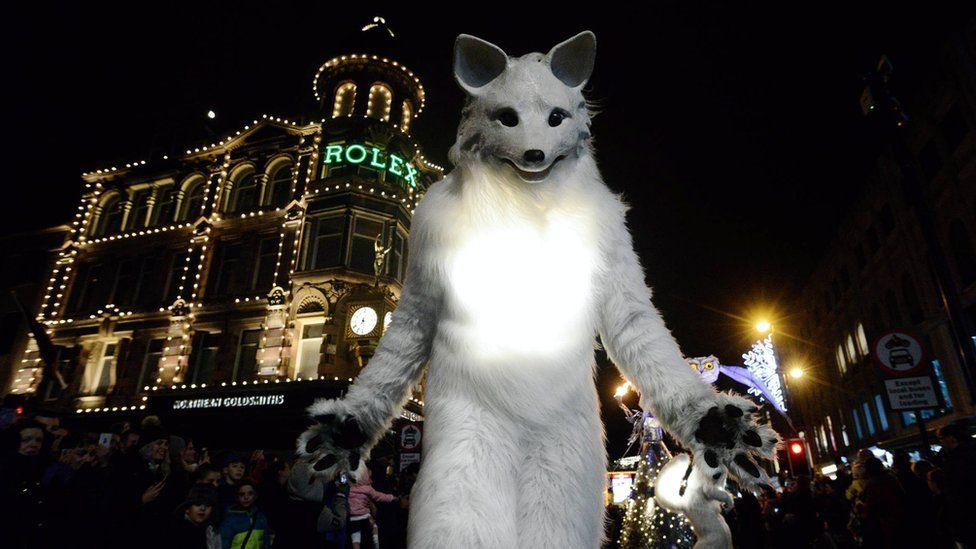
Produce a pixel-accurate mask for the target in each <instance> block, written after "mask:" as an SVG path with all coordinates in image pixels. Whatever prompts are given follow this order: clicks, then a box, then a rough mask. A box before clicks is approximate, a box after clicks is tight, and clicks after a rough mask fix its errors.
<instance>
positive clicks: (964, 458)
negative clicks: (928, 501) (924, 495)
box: [939, 423, 976, 547]
mask: <svg viewBox="0 0 976 549" xmlns="http://www.w3.org/2000/svg"><path fill="white" fill-rule="evenodd" d="M939 441H940V442H941V444H942V451H941V452H940V456H939V457H940V458H941V460H942V470H943V472H944V476H945V483H944V490H943V494H944V497H945V511H946V514H945V518H946V526H947V527H948V529H949V534H950V536H951V537H952V540H953V541H954V542H956V543H957V544H960V545H961V546H962V547H976V497H974V494H976V445H974V444H973V439H972V437H971V436H970V435H969V433H968V432H967V429H966V427H965V426H964V425H963V424H961V423H950V424H949V425H946V426H944V427H942V428H941V429H939Z"/></svg>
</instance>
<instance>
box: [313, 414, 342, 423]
mask: <svg viewBox="0 0 976 549" xmlns="http://www.w3.org/2000/svg"><path fill="white" fill-rule="evenodd" d="M335 418H336V416H335V414H322V415H320V416H315V417H313V418H312V419H314V420H315V421H317V422H319V423H323V424H326V425H328V424H330V423H332V422H334V421H335Z"/></svg>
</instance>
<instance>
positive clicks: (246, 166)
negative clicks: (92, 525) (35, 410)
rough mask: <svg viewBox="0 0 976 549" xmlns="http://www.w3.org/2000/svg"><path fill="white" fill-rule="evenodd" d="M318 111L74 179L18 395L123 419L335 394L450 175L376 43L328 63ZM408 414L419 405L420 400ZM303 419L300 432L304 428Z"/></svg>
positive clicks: (360, 357)
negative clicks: (48, 379)
mask: <svg viewBox="0 0 976 549" xmlns="http://www.w3.org/2000/svg"><path fill="white" fill-rule="evenodd" d="M312 86H313V90H314V93H315V98H316V100H317V102H318V106H319V112H317V113H314V116H307V115H306V116H301V117H299V118H298V119H284V118H279V117H276V116H270V115H265V116H262V117H261V118H260V119H256V120H254V121H253V122H251V123H249V124H247V125H245V126H243V127H242V128H240V130H239V131H237V132H236V133H234V134H233V135H228V136H226V137H225V138H224V139H221V140H220V141H217V142H214V143H210V144H207V145H205V146H200V147H194V148H192V149H187V150H185V151H182V153H181V154H178V155H174V154H170V155H168V156H162V157H161V158H158V159H152V160H137V161H133V162H130V163H127V164H125V165H120V166H116V167H111V168H107V169H101V170H97V171H94V172H89V173H85V174H83V176H82V178H83V180H84V190H83V194H82V198H81V201H80V203H79V205H78V209H77V213H76V215H75V219H74V220H73V222H72V226H71V230H70V233H69V235H68V237H67V242H66V244H65V245H64V246H63V247H62V248H61V249H60V251H59V252H58V253H57V257H56V261H55V262H54V266H53V269H52V270H51V272H50V275H49V276H48V278H47V280H46V282H47V284H46V291H45V292H44V295H43V298H42V299H41V302H40V306H39V310H38V311H37V318H38V319H39V320H40V321H41V322H43V323H44V324H46V325H47V327H48V329H49V334H50V336H51V338H52V340H53V342H54V343H55V344H56V345H60V346H62V347H63V349H62V351H61V355H60V370H61V372H62V374H63V376H64V377H65V378H66V379H67V380H68V383H69V386H68V388H67V389H66V390H63V391H61V390H60V389H59V388H58V387H57V386H55V385H54V384H41V383H40V382H41V379H40V372H41V371H42V369H41V368H40V367H39V357H38V353H37V349H36V345H33V344H31V345H30V346H29V347H28V349H27V352H26V354H25V356H24V357H23V361H22V363H21V367H20V369H19V371H18V372H16V374H15V375H14V376H12V377H13V379H14V381H13V385H12V387H11V388H10V390H11V391H12V392H13V393H19V394H32V393H33V392H35V391H37V390H38V388H39V387H43V390H44V394H41V395H37V399H38V401H40V399H43V402H44V407H46V408H54V409H60V410H61V411H62V412H66V413H68V414H70V415H71V416H72V417H75V418H85V419H87V418H89V417H90V418H95V417H102V418H107V420H112V421H118V420H119V419H121V418H124V417H126V416H127V415H139V414H144V413H148V412H153V413H159V414H160V415H164V414H168V415H170V416H171V417H173V418H174V419H171V420H170V421H172V422H180V421H181V419H180V418H181V417H185V418H187V419H189V416H180V415H179V414H180V413H190V412H193V411H204V412H210V413H214V412H215V411H219V410H223V411H224V412H227V411H228V409H237V410H236V411H235V410H230V411H232V412H234V413H237V411H242V410H244V409H252V408H253V409H255V410H258V409H261V410H265V411H269V410H271V409H272V408H278V409H280V411H285V410H287V411H288V413H290V414H292V417H297V416H295V415H294V414H295V413H297V412H300V410H301V409H302V408H304V406H305V405H307V404H308V403H310V402H311V400H312V398H314V397H316V396H328V395H338V394H341V392H342V390H343V389H344V388H345V387H346V386H347V385H348V384H349V382H351V381H352V380H353V378H354V377H355V376H356V375H357V373H358V372H359V371H360V369H361V368H362V367H363V366H365V364H366V363H367V362H368V361H369V358H370V356H371V355H372V353H373V350H374V349H375V347H376V344H377V342H378V340H379V338H380V337H381V336H382V335H383V331H384V329H385V327H386V325H387V323H388V322H389V319H390V314H391V312H392V311H393V310H394V309H395V307H396V304H397V299H398V296H399V292H400V288H401V284H402V281H403V275H404V272H405V264H406V262H407V259H408V258H407V248H406V238H407V234H408V233H409V230H410V219H411V214H412V212H413V210H414V207H415V206H416V203H417V201H419V200H420V198H421V197H422V196H423V194H424V191H425V189H426V188H427V187H428V186H429V185H430V184H431V183H432V182H434V181H435V180H437V179H439V178H440V177H441V173H442V169H441V168H440V167H438V166H436V165H434V164H432V163H430V162H428V161H427V160H426V159H425V158H424V155H423V153H422V151H421V148H420V146H419V144H418V143H417V142H416V141H415V140H414V139H413V138H412V137H411V135H410V131H411V129H412V127H413V124H414V122H415V121H416V120H417V118H418V117H419V116H420V114H421V113H422V112H423V108H424V101H425V95H424V88H423V86H422V84H421V82H420V80H419V78H417V76H416V75H414V74H413V73H412V72H411V71H410V70H409V69H408V68H407V67H405V66H404V65H402V64H400V63H399V62H397V61H395V60H393V59H390V58H388V57H383V56H381V55H379V54H373V53H352V54H348V55H342V56H339V57H335V58H333V59H329V60H328V61H326V62H325V63H323V64H322V66H321V67H320V68H319V69H318V71H317V73H316V74H315V78H314V80H313V82H312ZM412 402H413V404H414V406H412V412H411V411H405V414H406V415H411V414H415V413H418V412H419V404H420V400H419V398H417V399H415V400H414V401H412ZM301 427H302V425H301V424H300V422H298V424H296V425H295V428H296V429H300V428H301Z"/></svg>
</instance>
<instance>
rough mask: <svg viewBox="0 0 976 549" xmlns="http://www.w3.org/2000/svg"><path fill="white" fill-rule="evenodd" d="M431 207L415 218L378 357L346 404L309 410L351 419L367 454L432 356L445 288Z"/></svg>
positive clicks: (335, 402)
mask: <svg viewBox="0 0 976 549" xmlns="http://www.w3.org/2000/svg"><path fill="white" fill-rule="evenodd" d="M426 202H428V201H427V200H426V199H425V200H424V201H421V203H420V204H419V205H418V206H417V210H416V213H415V214H414V217H413V223H412V227H411V231H410V236H409V251H410V256H409V261H408V266H407V274H406V278H405V280H404V285H403V290H402V291H401V294H400V301H399V303H398V304H397V308H396V310H395V311H394V312H393V318H392V320H391V322H390V326H389V327H388V328H387V330H386V333H385V334H384V335H383V337H382V339H380V342H379V345H378V346H377V348H376V352H375V353H374V354H373V357H372V358H371V359H370V361H369V364H368V365H367V366H366V368H365V369H363V371H362V372H361V373H360V374H359V377H357V378H356V381H355V383H353V385H352V386H351V387H350V388H349V392H348V393H347V394H346V396H345V397H344V398H342V399H339V400H328V399H322V400H319V401H316V402H315V403H314V404H313V405H312V406H311V407H309V410H308V411H309V414H310V415H311V416H312V417H313V418H315V417H319V418H320V417H322V416H326V415H329V414H332V415H335V416H336V417H338V418H340V420H341V418H344V417H348V416H350V415H351V416H352V417H354V418H355V420H356V421H357V422H358V424H359V427H360V429H361V431H362V433H363V434H364V435H365V437H366V438H367V443H366V445H365V446H366V448H369V447H371V446H372V445H373V444H375V443H376V441H377V440H378V439H379V438H381V437H382V436H383V433H384V431H385V430H386V429H387V428H388V427H389V425H390V423H391V422H392V421H393V419H394V418H395V416H396V414H397V413H398V412H399V411H400V409H401V407H402V406H403V405H404V404H405V403H406V401H407V398H409V396H410V395H409V393H410V390H411V388H412V387H414V386H415V385H416V384H417V383H418V382H419V380H420V377H421V375H422V373H423V367H424V364H425V363H426V362H427V359H428V357H429V355H430V347H431V342H432V341H433V337H434V329H435V326H436V323H437V311H438V310H439V304H440V301H441V289H440V288H441V286H440V283H439V279H438V278H437V277H436V276H433V273H432V270H433V266H432V264H431V261H430V259H429V257H430V255H431V254H430V253H429V252H430V250H428V249H427V248H428V247H429V246H430V245H432V244H431V239H430V238H429V237H428V233H429V230H428V223H427V222H426V216H427V215H428V214H427V212H428V211H429V210H430V208H429V207H425V203H426Z"/></svg>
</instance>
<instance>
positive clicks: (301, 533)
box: [274, 460, 349, 549]
mask: <svg viewBox="0 0 976 549" xmlns="http://www.w3.org/2000/svg"><path fill="white" fill-rule="evenodd" d="M287 489H288V498H287V500H286V501H285V505H284V507H283V510H284V512H283V513H282V514H281V516H280V518H279V521H278V524H277V525H276V526H275V541H274V548H275V549H305V548H307V547H323V544H327V546H328V547H333V548H338V547H344V546H345V526H346V520H347V518H348V496H349V483H348V482H343V481H342V479H341V477H340V475H339V474H336V476H335V478H333V479H332V481H331V482H329V483H326V481H325V480H324V479H323V478H322V477H319V476H316V475H315V474H314V473H313V470H312V467H311V464H310V463H309V462H308V461H307V460H298V461H296V462H295V463H294V465H292V467H290V469H289V474H288V479H287ZM327 493H328V494H329V496H330V497H329V498H328V499H326V494H327Z"/></svg>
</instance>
